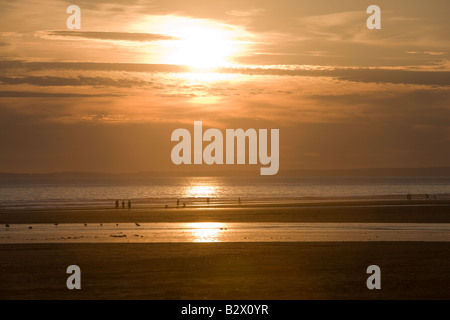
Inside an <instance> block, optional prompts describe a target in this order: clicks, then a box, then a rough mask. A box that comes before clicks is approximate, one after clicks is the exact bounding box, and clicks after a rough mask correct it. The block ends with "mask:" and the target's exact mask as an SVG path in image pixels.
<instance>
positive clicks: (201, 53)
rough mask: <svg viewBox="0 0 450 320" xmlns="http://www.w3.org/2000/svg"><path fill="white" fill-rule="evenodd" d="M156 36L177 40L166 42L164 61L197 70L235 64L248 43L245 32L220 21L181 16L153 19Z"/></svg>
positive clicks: (152, 27) (164, 45) (152, 24)
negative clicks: (236, 57) (241, 50)
mask: <svg viewBox="0 0 450 320" xmlns="http://www.w3.org/2000/svg"><path fill="white" fill-rule="evenodd" d="M148 23H149V24H150V27H151V29H152V30H153V31H152V32H154V31H156V32H158V33H161V34H165V35H169V36H171V37H174V40H168V41H164V43H161V45H162V46H163V48H164V52H163V59H162V60H163V61H164V63H167V64H177V65H186V66H189V67H192V68H197V69H214V68H217V67H222V66H227V65H230V64H231V63H232V58H233V56H234V55H236V54H237V53H239V51H240V49H242V48H241V47H242V45H243V44H245V41H241V40H240V39H244V38H245V32H244V31H243V30H241V29H237V27H234V26H229V25H226V24H223V23H219V22H216V21H211V20H205V19H192V18H184V17H177V16H164V17H153V18H152V20H151V21H150V22H148Z"/></svg>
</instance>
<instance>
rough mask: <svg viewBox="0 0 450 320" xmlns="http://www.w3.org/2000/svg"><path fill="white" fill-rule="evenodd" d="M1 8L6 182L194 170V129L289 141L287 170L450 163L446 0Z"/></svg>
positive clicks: (0, 122) (0, 127)
mask: <svg viewBox="0 0 450 320" xmlns="http://www.w3.org/2000/svg"><path fill="white" fill-rule="evenodd" d="M393 2H394V3H393ZM71 4H77V5H78V6H79V7H80V8H81V29H80V30H68V29H67V28H66V19H67V17H68V16H69V14H67V13H66V8H67V7H68V6H69V5H71ZM371 4H377V5H379V6H380V7H381V10H382V29H381V30H368V29H367V28H366V19H367V17H368V16H369V15H368V14H367V13H366V8H367V7H368V6H369V5H371ZM0 6H1V10H0V11H1V15H2V19H0V132H1V135H0V143H1V148H2V152H1V153H0V172H31V173H32V172H54V171H102V172H136V171H147V170H154V171H171V170H194V169H195V168H194V166H191V167H190V168H187V167H176V166H174V165H173V164H172V162H171V159H170V151H171V149H172V147H173V146H174V143H173V142H171V141H170V135H171V132H172V131H173V130H174V129H176V128H180V127H184V128H187V129H190V130H192V126H193V122H194V121H195V120H199V121H203V124H204V126H205V128H207V127H214V128H219V129H221V130H225V128H244V129H246V128H255V129H260V128H261V129H262V128H267V129H270V128H277V129H280V172H281V171H282V170H289V169H341V168H365V167H429V166H448V164H449V163H450V151H449V150H450V148H449V142H450V121H449V120H450V112H449V106H450V103H449V102H450V99H449V85H450V70H449V69H450V63H449V52H450V44H449V41H448V34H449V31H450V25H449V24H450V23H449V20H448V17H447V15H448V10H445V8H448V1H446V0H442V1H438V0H432V1H427V2H424V1H375V2H373V1H370V2H369V1H357V0H351V1H347V0H345V1H344V0H343V1H331V0H329V1H287V0H286V1H256V0H255V1H246V0H243V1H242V0H241V1H181V0H179V1H175V0H173V1H167V0H165V1H120V0H110V1H95V2H94V1H87V0H86V1H76V2H73V3H72V2H66V1H56V0H51V1H39V0H35V1H10V2H7V3H4V2H3V3H2V4H0ZM258 167H259V166H258ZM218 169H220V170H223V169H224V168H222V167H219V168H218ZM252 170H253V169H252Z"/></svg>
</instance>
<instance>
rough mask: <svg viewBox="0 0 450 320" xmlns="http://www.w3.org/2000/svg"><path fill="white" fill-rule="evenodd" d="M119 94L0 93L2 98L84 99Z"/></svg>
mask: <svg viewBox="0 0 450 320" xmlns="http://www.w3.org/2000/svg"><path fill="white" fill-rule="evenodd" d="M117 96H120V95H118V94H80V93H52V92H32V91H0V98H83V97H117Z"/></svg>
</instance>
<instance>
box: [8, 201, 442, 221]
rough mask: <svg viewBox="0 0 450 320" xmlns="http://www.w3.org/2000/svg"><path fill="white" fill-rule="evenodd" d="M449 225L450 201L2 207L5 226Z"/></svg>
mask: <svg viewBox="0 0 450 320" xmlns="http://www.w3.org/2000/svg"><path fill="white" fill-rule="evenodd" d="M205 221H216V222H392V223H450V201H448V200H446V201H444V200H441V201H439V200H438V201H433V200H424V201H406V200H405V201H402V200H361V201H311V202H281V203H251V204H248V203H245V202H243V203H242V204H241V205H236V204H235V205H221V204H217V205H215V204H211V205H209V206H206V205H200V206H189V205H188V206H187V207H186V208H183V207H182V206H180V207H178V208H177V207H175V206H174V205H173V204H172V206H169V207H168V208H164V207H138V208H133V209H132V210H127V209H125V210H121V209H120V210H119V211H115V210H114V208H107V207H105V208H85V207H80V208H49V209H5V208H3V209H2V208H0V224H6V223H8V224H14V223H124V222H131V223H134V222H139V223H141V222H205Z"/></svg>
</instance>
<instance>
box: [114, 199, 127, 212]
mask: <svg viewBox="0 0 450 320" xmlns="http://www.w3.org/2000/svg"><path fill="white" fill-rule="evenodd" d="M115 205H116V211H117V210H119V199H117V200H116V202H115ZM127 207H128V210H131V200H128V203H127ZM122 210H125V200H122Z"/></svg>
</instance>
